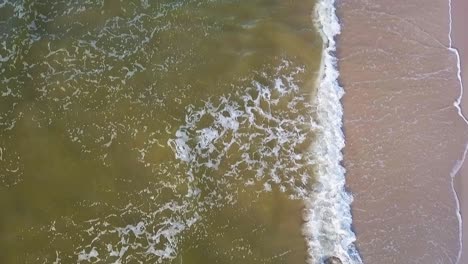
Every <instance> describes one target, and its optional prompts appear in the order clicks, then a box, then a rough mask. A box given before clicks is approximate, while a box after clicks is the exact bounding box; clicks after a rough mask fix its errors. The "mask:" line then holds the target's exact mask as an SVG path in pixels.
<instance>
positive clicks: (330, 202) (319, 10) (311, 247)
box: [303, 0, 362, 264]
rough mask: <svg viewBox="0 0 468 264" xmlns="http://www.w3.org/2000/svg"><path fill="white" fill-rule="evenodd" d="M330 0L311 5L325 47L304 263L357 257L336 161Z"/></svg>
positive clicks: (339, 142) (334, 27)
mask: <svg viewBox="0 0 468 264" xmlns="http://www.w3.org/2000/svg"><path fill="white" fill-rule="evenodd" d="M334 5H335V1H334V0H321V1H319V2H318V3H317V4H316V7H315V10H314V17H315V20H314V25H315V27H316V28H317V30H318V31H319V32H320V34H321V36H322V39H323V43H324V50H323V53H322V62H321V69H320V74H319V78H318V80H317V86H316V87H318V91H317V96H316V98H315V99H314V100H315V102H314V104H315V105H316V107H317V124H318V129H317V131H318V133H317V138H316V140H315V143H314V144H313V145H312V146H311V151H312V153H314V156H315V157H316V159H317V165H316V172H317V174H316V175H317V179H316V181H317V182H316V183H315V184H316V185H315V187H314V189H313V191H312V194H311V197H310V199H309V200H308V201H306V204H305V209H304V211H305V212H304V221H305V223H304V226H303V234H304V236H305V237H306V242H307V247H308V255H309V259H308V263H311V264H314V263H322V262H323V261H324V260H325V259H326V258H328V257H331V256H336V257H339V258H340V259H341V260H342V261H343V263H348V264H354V263H362V260H361V257H360V255H359V252H358V251H357V249H356V247H355V245H354V242H355V241H356V236H355V234H354V233H353V231H352V228H351V225H352V216H351V202H352V200H353V199H352V196H351V194H349V193H348V192H346V190H345V169H344V168H343V166H341V161H342V160H343V154H342V149H343V148H344V146H345V139H344V134H343V131H342V125H343V122H342V119H343V107H342V105H341V101H340V100H341V97H342V96H343V94H344V90H343V88H342V87H341V86H340V85H339V83H338V76H339V72H338V70H337V60H336V57H335V55H334V53H335V51H336V43H335V39H334V38H335V36H337V35H338V34H340V24H339V21H338V18H337V16H336V14H335V6H334Z"/></svg>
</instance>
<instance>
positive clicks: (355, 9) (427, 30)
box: [338, 0, 468, 264]
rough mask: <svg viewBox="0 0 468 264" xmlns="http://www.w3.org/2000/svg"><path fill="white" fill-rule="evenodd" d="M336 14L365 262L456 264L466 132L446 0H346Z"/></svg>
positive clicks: (350, 172) (350, 177)
mask: <svg viewBox="0 0 468 264" xmlns="http://www.w3.org/2000/svg"><path fill="white" fill-rule="evenodd" d="M459 1H463V0H459ZM338 12H339V15H340V18H341V20H342V25H343V32H342V35H341V37H340V42H339V47H340V50H339V52H338V57H339V66H340V72H341V81H342V84H343V86H344V88H345V91H346V95H345V97H344V100H343V104H344V113H345V117H344V127H345V133H346V140H347V143H346V148H345V161H344V165H345V167H346V169H347V182H348V187H349V188H350V190H351V191H352V192H353V194H354V197H355V200H354V203H353V216H354V227H355V231H356V233H357V236H358V241H357V246H358V248H359V250H360V251H361V254H362V256H363V259H364V262H365V263H379V264H386V263H455V261H456V259H457V255H458V251H459V221H458V218H457V213H456V212H457V207H456V199H455V197H454V193H453V189H452V179H451V176H450V173H451V171H452V169H453V167H454V166H455V164H456V162H457V160H458V159H459V158H460V157H461V156H462V154H463V151H464V145H465V143H466V142H467V140H468V133H466V131H467V130H466V124H465V123H464V122H463V121H462V119H460V117H459V116H458V114H457V110H456V108H455V107H454V106H453V102H454V101H455V100H456V99H457V98H458V96H459V91H460V90H459V81H458V79H457V76H456V72H457V67H456V56H455V55H454V54H453V53H452V52H450V51H449V50H448V49H447V47H448V41H449V40H448V32H449V19H448V14H449V10H448V1H447V0H434V1H430V3H429V2H428V1H427V0H397V1H391V2H389V1H387V0H375V1H368V0H346V1H340V2H339V3H338Z"/></svg>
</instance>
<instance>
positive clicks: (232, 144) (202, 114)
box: [0, 0, 359, 263]
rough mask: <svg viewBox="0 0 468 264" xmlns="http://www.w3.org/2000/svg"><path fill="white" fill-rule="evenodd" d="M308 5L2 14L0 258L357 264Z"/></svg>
mask: <svg viewBox="0 0 468 264" xmlns="http://www.w3.org/2000/svg"><path fill="white" fill-rule="evenodd" d="M320 4H321V8H318V7H317V3H316V2H315V1H273V0H251V1H235V0H230V1H228V0H192V1H188V0H177V1H172V0H158V1H148V0H138V1H137V0H133V1H117V0H116V1H108V0H101V1H79V0H75V1H48V0H44V1H26V0H25V1H2V2H0V46H1V48H0V95H1V96H0V205H1V208H2V212H1V216H0V262H1V263H305V262H306V261H308V262H311V263H320V262H321V261H323V260H324V258H326V257H328V256H329V255H337V256H339V257H341V258H343V260H344V261H345V262H350V263H352V262H353V261H355V260H356V259H357V260H356V261H359V260H358V257H356V256H355V257H352V256H353V254H354V253H355V252H354V248H353V247H352V245H351V243H352V242H353V241H354V235H353V234H352V232H351V231H350V216H349V203H350V202H351V198H350V197H349V195H348V194H347V193H345V192H344V190H343V184H344V178H343V173H344V171H343V169H342V168H341V166H340V165H339V162H340V160H341V152H340V151H341V148H342V147H343V143H344V142H343V137H342V134H341V128H340V127H341V105H340V103H339V98H340V97H341V90H340V89H341V88H339V86H338V85H337V83H336V78H337V72H336V70H335V68H334V61H333V54H332V52H333V50H334V42H330V41H333V37H334V35H335V34H337V33H338V32H335V31H336V27H338V29H339V25H338V24H336V23H337V22H336V17H335V16H334V9H333V8H332V7H333V1H322V2H320ZM319 7H320V6H319ZM320 14H321V15H320ZM330 19H331V20H330ZM328 20H330V21H328ZM330 26H331V27H330ZM327 28H335V29H333V30H332V31H331V32H330V31H327ZM324 49H325V51H324ZM324 95H328V96H324ZM330 109H331V111H329V110H330ZM327 182H328V183H330V184H331V185H330V184H329V185H327V184H326V183H327ZM326 197H328V198H330V199H328V198H326ZM325 200H326V201H325ZM321 208H322V209H323V208H329V209H327V210H322V209H321ZM327 223H331V225H329V224H327ZM330 228H332V229H334V230H330ZM348 250H349V252H351V253H349V252H348ZM350 256H351V257H350ZM353 259H354V260H353Z"/></svg>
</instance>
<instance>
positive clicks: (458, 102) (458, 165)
mask: <svg viewBox="0 0 468 264" xmlns="http://www.w3.org/2000/svg"><path fill="white" fill-rule="evenodd" d="M452 23H453V20H452V0H449V33H448V39H449V46H448V50H450V52H453V53H454V54H455V56H456V57H457V78H458V81H459V83H460V95H459V96H458V98H457V100H456V101H455V102H454V103H453V105H454V106H455V107H456V108H457V110H458V115H459V116H460V118H461V119H462V120H463V121H464V122H465V124H467V125H468V120H467V118H466V116H464V114H463V111H462V108H461V101H462V99H463V92H464V88H463V81H462V77H461V62H460V54H459V53H458V50H457V49H456V48H455V47H453V42H452ZM467 152H468V143H466V145H465V151H464V152H463V155H462V157H461V158H460V160H458V161H457V162H456V163H455V166H453V168H452V171H451V173H450V177H451V187H452V192H453V196H454V198H455V201H456V206H457V207H456V215H457V218H458V228H459V231H458V239H459V250H458V255H457V262H456V263H459V262H460V258H461V255H462V249H463V220H462V215H461V211H460V210H461V208H460V198H459V196H458V194H457V192H456V190H455V177H456V176H457V174H458V172H459V171H460V169H461V167H462V166H463V163H464V162H465V158H466V154H467Z"/></svg>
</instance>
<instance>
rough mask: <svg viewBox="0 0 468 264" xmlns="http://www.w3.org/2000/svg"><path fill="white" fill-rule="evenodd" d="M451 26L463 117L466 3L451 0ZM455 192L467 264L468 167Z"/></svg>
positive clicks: (467, 78) (467, 73)
mask: <svg viewBox="0 0 468 264" xmlns="http://www.w3.org/2000/svg"><path fill="white" fill-rule="evenodd" d="M452 10H453V13H452V14H453V25H452V29H453V31H452V41H453V46H454V47H456V48H457V50H458V53H459V54H460V58H461V70H462V81H463V86H464V89H465V94H464V97H463V98H462V102H461V105H462V110H463V113H464V115H465V116H468V115H467V114H468V92H467V91H466V89H467V88H468V28H467V26H468V1H466V0H452ZM457 187H458V188H457V192H458V193H459V195H460V200H461V209H462V218H463V219H464V223H463V240H464V243H463V251H462V258H461V260H460V263H461V264H462V263H468V255H467V254H468V241H467V240H466V238H468V222H467V221H468V193H466V192H467V191H468V165H467V162H465V165H464V166H463V167H462V168H461V170H460V173H459V174H458V175H457Z"/></svg>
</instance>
